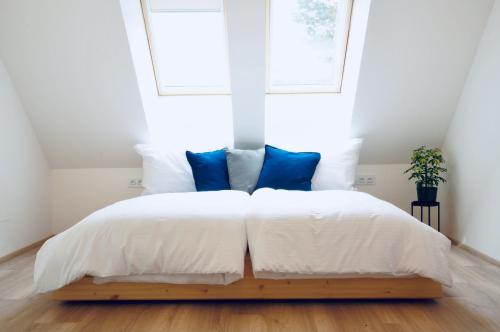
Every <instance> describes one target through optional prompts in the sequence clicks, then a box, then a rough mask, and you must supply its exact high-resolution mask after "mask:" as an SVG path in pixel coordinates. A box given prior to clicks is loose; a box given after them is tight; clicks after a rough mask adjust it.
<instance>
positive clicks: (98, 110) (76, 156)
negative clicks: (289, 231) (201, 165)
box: [0, 0, 493, 168]
mask: <svg viewBox="0 0 500 332" xmlns="http://www.w3.org/2000/svg"><path fill="white" fill-rule="evenodd" d="M492 2H493V0H475V1H470V0H440V1H435V0H421V1H412V0H373V1H372V5H371V11H370V17H369V20H368V29H367V33H366V44H365V47H364V53H363V58H362V65H361V69H360V74H359V85H358V90H357V95H356V100H355V106H354V113H353V131H354V135H355V136H362V137H364V138H365V146H364V148H363V152H362V162H363V163H402V162H405V161H406V160H407V158H408V153H409V151H410V150H411V149H412V148H414V147H415V146H418V145H420V144H432V145H436V146H440V145H441V144H442V142H443V139H444V136H445V134H446V130H447V127H448V123H449V121H450V118H451V116H452V114H453V112H454V110H455V107H456V104H457V100H458V98H459V96H460V92H461V89H462V86H463V82H464V81H465V77H466V75H467V72H468V70H469V67H470V64H471V61H472V57H473V54H474V52H475V49H476V45H477V43H478V41H479V38H480V36H481V33H482V30H483V28H484V24H485V22H486V19H487V16H488V14H489V11H490V8H491V5H492ZM0 57H1V58H2V60H3V61H4V63H5V66H6V67H7V69H8V71H9V73H10V75H11V77H12V79H13V81H14V84H15V86H16V89H17V90H18V94H19V95H20V97H21V99H22V101H23V104H24V107H25V109H26V110H27V112H28V115H29V117H30V119H31V121H32V124H33V126H34V128H35V131H36V133H37V135H38V137H39V140H40V142H41V144H42V146H43V148H44V151H45V153H46V156H47V159H48V160H49V162H50V164H51V166H52V167H53V168H80V167H81V168H83V167H135V166H139V165H140V160H139V158H138V157H137V156H136V155H135V153H134V152H133V150H132V147H133V145H134V144H135V143H137V142H143V141H145V140H147V139H148V137H147V136H148V134H147V127H146V120H145V118H144V112H143V110H142V103H141V98H140V94H139V89H138V86H137V81H136V78H135V73H134V66H133V63H132V59H131V55H130V50H129V48H128V42H127V36H126V32H125V27H124V23H123V20H122V15H121V11H120V3H119V0H107V1H102V0H74V1H56V0H45V1H43V2H42V1H37V0H2V1H1V2H0Z"/></svg>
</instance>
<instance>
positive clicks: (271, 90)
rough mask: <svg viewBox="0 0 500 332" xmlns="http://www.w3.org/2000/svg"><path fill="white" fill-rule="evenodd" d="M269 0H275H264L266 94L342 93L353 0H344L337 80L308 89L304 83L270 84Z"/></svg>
mask: <svg viewBox="0 0 500 332" xmlns="http://www.w3.org/2000/svg"><path fill="white" fill-rule="evenodd" d="M271 1H276V0H266V45H265V48H266V95H272V94H316V93H331V94H340V93H342V85H343V82H344V76H345V75H344V74H345V67H346V59H347V49H348V46H349V35H350V31H351V21H352V9H353V6H354V1H355V0H345V1H347V17H346V24H347V29H345V32H344V40H345V41H344V43H343V45H342V46H343V50H342V52H340V54H341V56H342V62H341V63H342V65H341V66H340V75H339V78H338V82H337V84H336V86H335V87H334V88H331V87H327V86H325V87H323V88H322V87H320V86H317V85H316V86H311V88H310V89H304V85H301V86H296V88H293V87H292V86H290V87H283V88H278V89H276V88H272V85H271Z"/></svg>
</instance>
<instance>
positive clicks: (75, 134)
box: [0, 0, 147, 168]
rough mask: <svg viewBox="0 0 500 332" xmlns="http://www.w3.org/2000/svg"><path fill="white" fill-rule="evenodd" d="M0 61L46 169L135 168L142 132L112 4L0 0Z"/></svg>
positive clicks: (135, 93) (120, 24)
mask: <svg viewBox="0 0 500 332" xmlns="http://www.w3.org/2000/svg"><path fill="white" fill-rule="evenodd" d="M0 57H1V58H2V59H3V61H4V63H5V65H6V67H7V70H8V71H9V73H10V75H11V77H12V79H13V81H14V83H15V86H16V89H17V92H18V94H19V95H20V97H21V100H22V102H23V104H24V108H25V109H26V111H27V113H28V115H29V117H30V119H31V122H32V125H33V127H34V128H35V131H36V133H37V136H38V138H39V141H40V143H41V145H42V147H43V149H44V152H45V154H46V157H47V159H48V160H49V163H50V164H51V166H52V167H53V168H79V167H82V168H84V167H130V166H139V165H140V159H139V158H138V157H137V156H136V154H135V153H134V152H133V145H134V144H135V143H136V142H139V141H143V140H145V139H147V128H146V122H145V119H144V112H143V110H142V104H141V100H140V97H139V92H138V88H137V83H136V79H135V74H134V68H133V65H132V60H131V56H130V52H129V48H128V43H127V38H126V34H125V29H124V25H123V20H122V16H121V11H120V4H119V1H118V0H116V1H115V0H106V1H102V0H71V1H67V0H60V1H56V0H44V1H38V0H2V1H1V2H0Z"/></svg>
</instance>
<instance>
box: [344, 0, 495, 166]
mask: <svg viewBox="0 0 500 332" xmlns="http://www.w3.org/2000/svg"><path fill="white" fill-rule="evenodd" d="M492 3H493V0H473V1H471V0H439V1H435V0H419V1H415V0H376V1H373V2H372V5H371V9H370V17H369V18H368V28H367V32H366V38H365V47H364V54H363V60H362V63H361V69H360V74H359V85H358V89H357V95H356V101H355V106H354V112H353V119H352V130H353V136H355V137H363V138H364V139H365V141H364V145H363V149H362V151H361V162H362V163H365V164H379V163H404V162H407V161H408V155H409V153H410V151H411V150H412V149H414V148H416V147H418V146H420V145H424V144H427V145H430V146H437V147H439V146H441V145H442V144H443V142H444V136H445V134H446V129H447V128H448V124H449V122H450V120H451V118H452V115H453V112H454V111H455V109H456V105H457V102H458V98H459V96H460V93H461V90H462V87H463V84H464V81H465V78H466V76H467V72H468V70H469V68H470V65H471V63H472V59H473V56H474V52H475V50H476V47H477V44H478V43H479V40H480V38H481V34H482V32H483V29H484V26H485V24H486V20H487V18H488V15H489V12H490V9H491V5H492Z"/></svg>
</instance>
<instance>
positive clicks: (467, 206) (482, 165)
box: [444, 0, 500, 260]
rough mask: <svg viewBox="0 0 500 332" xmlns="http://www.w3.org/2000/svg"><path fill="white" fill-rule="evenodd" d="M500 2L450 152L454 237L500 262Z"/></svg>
mask: <svg viewBox="0 0 500 332" xmlns="http://www.w3.org/2000/svg"><path fill="white" fill-rule="evenodd" d="M499 87H500V1H498V0H497V1H496V3H495V6H494V8H493V11H492V13H491V16H490V18H489V21H488V25H487V27H486V30H485V32H484V35H483V38H482V40H481V43H480V45H479V48H478V50H477V53H476V56H475V59H474V63H473V65H472V68H471V70H470V73H469V77H468V79H467V82H466V84H465V87H464V89H463V92H462V96H461V99H460V103H459V105H458V108H457V110H456V112H455V115H454V117H453V121H452V122H451V124H450V127H449V130H448V134H447V137H446V142H445V145H444V151H445V153H446V156H447V158H448V162H449V182H450V201H451V203H452V209H451V214H452V215H451V218H452V220H453V224H452V229H451V233H450V235H451V236H452V237H453V238H454V239H456V240H458V241H460V242H463V243H464V244H467V245H469V246H471V247H473V248H474V249H476V250H478V251H480V252H482V253H484V254H486V255H488V256H490V257H493V258H495V259H497V260H500V209H498V203H499V202H500V194H499V191H498V188H499V187H500V167H499V165H500V131H499V123H500V93H499Z"/></svg>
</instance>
